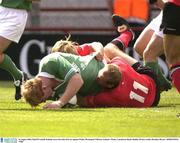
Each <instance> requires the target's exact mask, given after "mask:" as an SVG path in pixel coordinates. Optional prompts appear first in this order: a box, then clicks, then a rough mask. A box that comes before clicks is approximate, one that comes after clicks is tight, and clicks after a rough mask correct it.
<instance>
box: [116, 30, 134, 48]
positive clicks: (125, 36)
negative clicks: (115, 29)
mask: <svg viewBox="0 0 180 143" xmlns="http://www.w3.org/2000/svg"><path fill="white" fill-rule="evenodd" d="M132 36H133V35H132V32H131V31H128V30H127V31H125V32H122V33H121V35H120V36H119V37H117V38H116V40H118V41H121V42H122V43H123V45H124V46H125V48H127V47H128V45H129V42H130V41H131V39H132Z"/></svg>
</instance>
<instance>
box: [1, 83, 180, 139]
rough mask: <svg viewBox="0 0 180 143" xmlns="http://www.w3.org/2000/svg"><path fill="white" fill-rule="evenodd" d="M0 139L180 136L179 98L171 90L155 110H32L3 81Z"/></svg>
mask: <svg viewBox="0 0 180 143" xmlns="http://www.w3.org/2000/svg"><path fill="white" fill-rule="evenodd" d="M0 137H66V138H67V137H73V138H76V137H78V138H79V137H95V138H97V137H102V138H104V137H180V95H179V94H178V93H177V91H175V89H172V90H171V91H168V92H164V93H162V95H161V100H160V104H159V106H158V107H156V108H98V109H97V108H96V109H93V108H74V109H59V110H57V111H52V110H42V106H40V107H38V108H36V109H32V108H31V107H30V106H29V105H28V104H26V103H24V101H23V100H22V99H21V100H20V101H15V99H14V87H13V85H12V82H0Z"/></svg>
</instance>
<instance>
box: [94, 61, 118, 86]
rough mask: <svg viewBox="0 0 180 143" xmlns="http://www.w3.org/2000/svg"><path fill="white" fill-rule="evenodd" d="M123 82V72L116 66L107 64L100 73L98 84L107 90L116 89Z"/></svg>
mask: <svg viewBox="0 0 180 143" xmlns="http://www.w3.org/2000/svg"><path fill="white" fill-rule="evenodd" d="M120 80H121V72H120V71H119V67H118V66H117V65H115V64H106V65H105V67H104V68H103V69H101V70H100V71H99V73H98V77H97V82H98V83H99V84H100V85H101V86H102V87H105V88H115V87H116V86H118V85H119V82H120Z"/></svg>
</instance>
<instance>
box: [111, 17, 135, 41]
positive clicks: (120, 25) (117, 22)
mask: <svg viewBox="0 0 180 143" xmlns="http://www.w3.org/2000/svg"><path fill="white" fill-rule="evenodd" d="M112 20H113V23H114V26H115V27H117V31H118V32H119V33H120V34H121V33H123V32H126V31H129V32H131V33H132V39H131V40H134V38H135V34H134V32H133V31H132V29H131V28H130V25H129V23H128V22H127V21H126V20H125V19H124V18H122V17H120V16H119V15H116V14H113V15H112Z"/></svg>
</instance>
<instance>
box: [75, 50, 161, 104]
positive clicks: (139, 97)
mask: <svg viewBox="0 0 180 143" xmlns="http://www.w3.org/2000/svg"><path fill="white" fill-rule="evenodd" d="M123 54H124V53H120V55H121V56H122V58H120V55H119V57H117V58H114V59H112V60H111V61H110V62H109V63H113V64H116V65H118V66H119V70H120V72H121V77H122V78H121V81H120V83H119V85H118V86H117V87H116V88H114V89H107V90H104V91H102V92H100V93H98V94H96V95H95V96H94V95H89V96H85V97H82V98H81V97H78V104H79V105H80V106H83V107H152V106H157V105H158V103H159V99H160V94H159V88H158V87H157V84H156V76H155V75H154V74H153V72H152V71H151V70H150V69H148V68H145V67H142V66H139V65H138V63H137V62H135V63H134V61H135V60H131V57H129V56H128V55H123ZM125 57H126V58H125ZM127 61H128V62H127ZM130 61H132V63H134V64H133V65H132V66H130Z"/></svg>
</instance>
